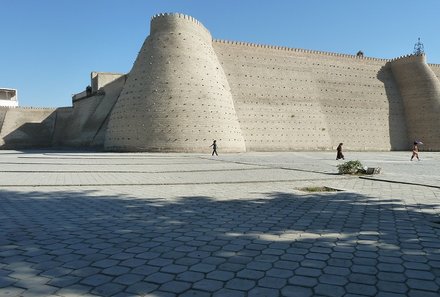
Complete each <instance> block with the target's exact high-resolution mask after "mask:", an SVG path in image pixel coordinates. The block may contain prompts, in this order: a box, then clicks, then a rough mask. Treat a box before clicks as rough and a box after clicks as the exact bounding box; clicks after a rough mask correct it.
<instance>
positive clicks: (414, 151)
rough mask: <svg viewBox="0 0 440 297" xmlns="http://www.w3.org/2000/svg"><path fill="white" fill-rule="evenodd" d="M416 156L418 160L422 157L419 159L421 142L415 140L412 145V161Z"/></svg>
mask: <svg viewBox="0 0 440 297" xmlns="http://www.w3.org/2000/svg"><path fill="white" fill-rule="evenodd" d="M414 157H416V158H417V160H419V161H420V159H419V143H418V142H417V141H414V144H413V147H412V156H411V161H412V160H413V159H414Z"/></svg>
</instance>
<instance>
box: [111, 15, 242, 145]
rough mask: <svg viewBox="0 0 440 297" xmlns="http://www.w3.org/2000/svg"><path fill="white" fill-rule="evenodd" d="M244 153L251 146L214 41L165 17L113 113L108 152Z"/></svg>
mask: <svg viewBox="0 0 440 297" xmlns="http://www.w3.org/2000/svg"><path fill="white" fill-rule="evenodd" d="M213 139H216V140H217V143H218V145H219V150H220V151H221V152H243V151H245V143H244V140H243V136H242V134H241V129H240V125H239V122H238V119H237V115H236V113H235V109H234V102H233V99H232V94H231V91H230V88H229V84H228V81H227V79H226V76H225V74H224V71H223V69H222V67H221V65H220V62H219V61H218V59H217V56H216V54H215V52H214V49H213V47H212V37H211V34H210V33H209V32H208V30H207V29H206V28H205V27H204V26H203V25H202V24H201V23H200V22H199V21H197V20H195V19H194V18H192V17H190V16H186V15H182V14H160V15H157V16H154V17H153V18H152V20H151V29H150V35H149V36H148V37H147V39H146V40H145V42H144V44H143V46H142V48H141V51H140V53H139V55H138V57H137V58H136V61H135V63H134V65H133V68H132V70H131V71H130V73H129V75H128V79H127V82H126V83H125V85H124V88H123V90H122V92H121V95H120V96H119V99H118V101H117V102H116V105H115V107H114V108H113V110H112V112H111V114H110V119H109V124H108V127H107V133H106V138H105V148H106V149H107V150H115V151H165V152H206V151H207V150H209V145H210V144H211V143H212V140H213Z"/></svg>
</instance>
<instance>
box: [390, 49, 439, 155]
mask: <svg viewBox="0 0 440 297" xmlns="http://www.w3.org/2000/svg"><path fill="white" fill-rule="evenodd" d="M391 69H392V71H393V75H394V77H395V80H396V82H397V85H398V87H399V91H400V94H401V96H402V99H403V104H404V109H405V115H406V121H407V127H408V136H409V138H410V141H411V142H412V141H413V140H421V141H423V143H424V144H425V145H424V146H423V147H424V148H425V149H426V150H436V151H437V150H440V130H439V124H440V81H439V80H438V78H437V76H436V75H435V73H434V72H433V71H432V69H431V68H430V67H429V65H428V64H427V63H426V56H425V55H424V54H420V55H410V56H406V57H402V58H398V59H395V60H393V61H391Z"/></svg>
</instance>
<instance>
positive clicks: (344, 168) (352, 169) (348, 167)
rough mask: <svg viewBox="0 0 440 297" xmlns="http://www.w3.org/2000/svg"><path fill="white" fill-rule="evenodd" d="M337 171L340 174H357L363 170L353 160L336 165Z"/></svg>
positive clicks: (360, 164) (359, 163) (359, 164)
mask: <svg viewBox="0 0 440 297" xmlns="http://www.w3.org/2000/svg"><path fill="white" fill-rule="evenodd" d="M338 171H339V173H340V174H357V173H364V171H365V170H364V168H363V166H362V163H361V162H360V161H358V160H354V161H348V162H345V163H342V164H340V165H338Z"/></svg>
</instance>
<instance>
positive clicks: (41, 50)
mask: <svg viewBox="0 0 440 297" xmlns="http://www.w3.org/2000/svg"><path fill="white" fill-rule="evenodd" d="M0 11H1V16H0V33H1V34H0V38H1V46H0V87H9V88H15V89H18V92H19V101H20V105H22V106H36V107H37V106H43V107H44V106H47V107H59V106H70V105H71V95H72V94H74V93H78V92H80V91H82V90H84V89H85V87H86V86H87V85H88V84H90V72H92V71H103V72H123V73H127V72H129V71H130V69H131V67H132V65H133V62H134V59H135V57H136V55H137V53H138V51H139V49H140V47H141V45H142V43H143V41H144V40H145V38H146V37H147V35H148V34H149V30H150V29H149V26H150V25H149V22H150V18H151V16H152V15H154V14H157V13H160V12H181V13H185V14H188V15H191V16H193V17H195V18H196V19H198V20H199V21H201V22H202V23H203V24H204V25H205V27H206V28H208V30H209V31H210V32H211V34H212V36H213V37H214V38H218V39H227V40H237V41H246V42H253V43H261V44H270V45H280V46H288V47H296V48H305V49H312V50H322V51H330V52H338V53H347V54H354V53H356V52H357V51H358V50H363V51H364V53H365V55H367V56H371V57H378V58H394V57H398V56H401V55H405V54H409V53H411V52H412V51H413V47H414V43H415V42H416V41H417V38H418V37H420V38H421V40H422V42H423V43H424V45H425V52H426V54H427V59H428V62H429V63H435V64H440V38H439V37H438V36H440V17H439V13H440V1H439V0H420V1H415V0H412V1H408V0H364V1H356V0H333V1H330V0H321V1H318V0H303V1H299V0H297V1H295V0H279V1H277V0H217V1H209V0H193V1H191V0H174V1H171V0H38V1H37V0H0Z"/></svg>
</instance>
